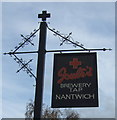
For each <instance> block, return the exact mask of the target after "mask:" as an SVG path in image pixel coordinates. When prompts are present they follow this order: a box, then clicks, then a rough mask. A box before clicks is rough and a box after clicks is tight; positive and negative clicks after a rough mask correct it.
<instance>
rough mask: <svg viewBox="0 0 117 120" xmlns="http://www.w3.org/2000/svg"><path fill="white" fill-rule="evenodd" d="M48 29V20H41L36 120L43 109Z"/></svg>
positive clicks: (38, 119) (35, 108)
mask: <svg viewBox="0 0 117 120" xmlns="http://www.w3.org/2000/svg"><path fill="white" fill-rule="evenodd" d="M46 30H47V29H46V22H41V24H40V37H39V50H38V62H37V79H36V91H35V107H34V120H40V118H41V109H42V100H43V81H44V65H45V46H46Z"/></svg>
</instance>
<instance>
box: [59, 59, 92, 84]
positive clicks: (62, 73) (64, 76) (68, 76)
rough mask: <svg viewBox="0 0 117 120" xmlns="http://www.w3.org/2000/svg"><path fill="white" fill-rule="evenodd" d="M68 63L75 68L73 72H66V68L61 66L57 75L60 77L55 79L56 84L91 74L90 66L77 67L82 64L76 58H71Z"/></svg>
mask: <svg viewBox="0 0 117 120" xmlns="http://www.w3.org/2000/svg"><path fill="white" fill-rule="evenodd" d="M69 65H70V66H71V65H72V66H73V69H77V70H76V72H75V73H68V72H67V68H65V67H62V68H61V69H60V70H59V71H58V77H60V79H59V80H58V81H57V83H58V84H61V83H62V82H63V81H64V80H74V79H79V78H84V77H91V76H92V75H93V73H92V71H93V69H92V67H89V66H86V67H85V68H82V67H79V66H80V65H82V62H81V61H78V59H77V58H73V61H70V62H69Z"/></svg>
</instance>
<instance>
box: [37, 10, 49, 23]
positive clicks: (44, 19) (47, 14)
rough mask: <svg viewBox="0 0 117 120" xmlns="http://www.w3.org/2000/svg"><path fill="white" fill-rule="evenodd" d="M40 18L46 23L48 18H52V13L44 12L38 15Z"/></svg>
mask: <svg viewBox="0 0 117 120" xmlns="http://www.w3.org/2000/svg"><path fill="white" fill-rule="evenodd" d="M38 18H42V21H46V18H50V13H47V11H42V14H38Z"/></svg>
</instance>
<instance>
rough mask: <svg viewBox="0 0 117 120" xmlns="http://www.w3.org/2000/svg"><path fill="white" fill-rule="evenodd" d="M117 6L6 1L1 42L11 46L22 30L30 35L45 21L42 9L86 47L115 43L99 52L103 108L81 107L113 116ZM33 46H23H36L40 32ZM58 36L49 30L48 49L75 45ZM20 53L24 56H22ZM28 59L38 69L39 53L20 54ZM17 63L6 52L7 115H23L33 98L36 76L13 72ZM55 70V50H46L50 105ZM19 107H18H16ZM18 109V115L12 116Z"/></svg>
mask: <svg viewBox="0 0 117 120" xmlns="http://www.w3.org/2000/svg"><path fill="white" fill-rule="evenodd" d="M114 7H115V5H114V3H99V2H98V3H91V2H90V3H86V2H84V3H78V2H76V3H75V2H70V3H64V2H63V3H47V2H46V3H41V2H37V3H30V2H28V3H23V2H22V3H3V6H2V17H3V19H2V20H3V21H2V24H3V26H2V32H3V34H2V35H3V38H2V45H3V46H2V47H3V52H7V51H10V50H11V49H13V48H14V47H15V46H16V45H18V43H19V42H20V41H21V37H20V34H23V35H27V34H30V32H31V31H32V30H33V29H35V28H38V26H39V24H38V22H39V21H41V20H39V19H38V18H37V15H38V14H39V13H41V11H42V10H47V11H48V12H50V13H51V18H50V19H48V20H47V21H48V22H50V24H49V26H50V27H51V28H55V29H56V30H60V31H61V33H65V34H68V33H70V32H73V34H72V37H73V38H74V40H76V41H79V42H81V43H82V44H84V45H85V47H86V48H103V47H106V48H112V49H113V50H112V51H111V52H99V53H98V83H99V104H100V107H99V108H78V109H75V110H77V111H78V113H79V114H80V116H81V117H86V118H87V117H88V118H90V117H92V118H94V117H104V118H105V117H107V118H112V117H114V115H115V114H114V112H115V110H114V106H115V103H114V102H115V97H114V95H115V88H114V86H115V85H114V84H115V31H114V30H115V29H114V28H115V8H114ZM34 43H35V47H32V46H31V45H29V46H26V47H25V48H24V49H21V50H24V51H26V50H37V48H38V34H37V37H36V38H35V39H34ZM59 45H60V41H59V39H58V38H57V37H55V36H53V34H52V33H51V32H49V31H48V36H47V45H46V48H47V49H72V48H73V46H72V45H63V46H62V47H60V46H59ZM19 57H20V56H19ZM21 57H22V58H24V59H25V60H29V59H30V58H33V59H34V60H33V62H32V64H31V67H32V69H33V71H34V73H36V59H37V56H36V55H22V56H21ZM18 68H19V66H18V65H17V63H16V62H15V61H14V60H13V59H12V58H11V57H9V56H3V69H2V75H3V79H2V80H3V113H2V115H3V117H24V112H25V106H26V102H28V100H29V99H30V98H31V99H34V87H33V84H35V81H34V79H33V78H30V77H29V76H28V75H27V74H26V73H25V72H23V71H21V72H20V73H18V74H16V73H15V72H16V71H17V69H18ZM52 74H53V54H51V53H47V55H46V66H45V84H44V99H43V102H44V103H45V104H47V105H49V106H50V104H51V91H52V88H51V87H52ZM16 110H17V112H16ZM14 113H15V115H14Z"/></svg>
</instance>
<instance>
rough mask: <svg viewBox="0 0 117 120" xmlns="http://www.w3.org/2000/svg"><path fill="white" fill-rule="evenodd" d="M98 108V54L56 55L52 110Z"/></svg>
mask: <svg viewBox="0 0 117 120" xmlns="http://www.w3.org/2000/svg"><path fill="white" fill-rule="evenodd" d="M64 107H98V83H97V60H96V53H66V54H55V55H54V70H53V88H52V108H64Z"/></svg>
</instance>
